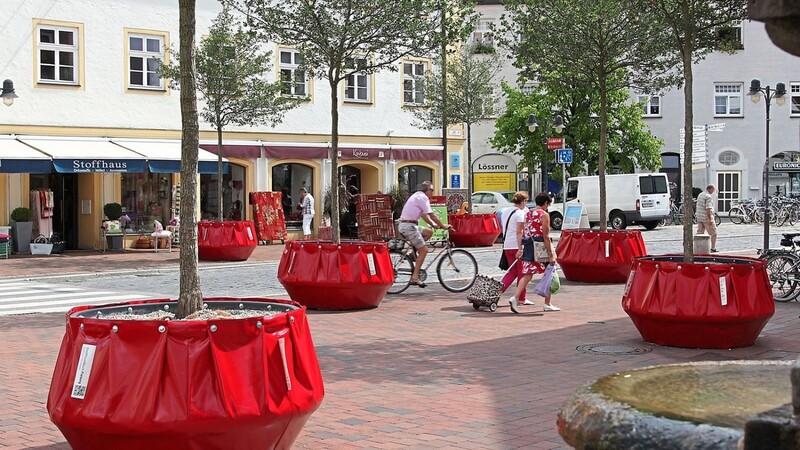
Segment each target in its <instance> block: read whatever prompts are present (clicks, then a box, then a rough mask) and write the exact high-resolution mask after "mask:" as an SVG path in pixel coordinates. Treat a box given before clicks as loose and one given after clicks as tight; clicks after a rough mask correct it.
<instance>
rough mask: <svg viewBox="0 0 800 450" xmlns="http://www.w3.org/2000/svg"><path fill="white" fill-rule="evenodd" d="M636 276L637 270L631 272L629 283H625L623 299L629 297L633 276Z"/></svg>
mask: <svg viewBox="0 0 800 450" xmlns="http://www.w3.org/2000/svg"><path fill="white" fill-rule="evenodd" d="M606 242H608V241H606ZM634 275H636V271H635V270H631V273H630V275H628V282H627V283H625V293H623V294H622V296H623V297H627V296H628V292H630V291H631V286H632V285H633V276H634Z"/></svg>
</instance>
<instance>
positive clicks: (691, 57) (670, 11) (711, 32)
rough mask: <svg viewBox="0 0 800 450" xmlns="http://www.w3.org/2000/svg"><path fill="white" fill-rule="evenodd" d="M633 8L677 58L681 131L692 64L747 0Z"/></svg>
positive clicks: (687, 152) (689, 107)
mask: <svg viewBox="0 0 800 450" xmlns="http://www.w3.org/2000/svg"><path fill="white" fill-rule="evenodd" d="M631 5H632V6H633V7H635V8H647V9H648V10H649V11H651V13H652V14H653V15H654V16H655V18H656V23H655V26H657V27H658V28H659V29H662V30H665V31H666V32H667V36H666V39H663V40H662V41H659V44H660V45H662V46H663V47H664V51H665V52H669V53H671V54H672V55H674V56H675V57H676V58H677V59H678V61H679V62H678V64H679V67H680V71H681V77H682V78H681V80H680V81H681V83H682V84H683V106H684V122H683V128H684V130H691V129H692V125H693V124H694V90H693V83H694V74H693V72H692V65H693V64H695V63H697V62H699V61H701V60H702V59H703V58H705V57H706V55H708V54H709V53H710V52H712V51H714V50H715V49H717V48H718V47H719V45H720V31H721V30H724V28H725V27H729V26H731V25H732V24H733V22H734V21H737V20H743V19H744V18H745V14H746V8H747V1H746V0H714V1H704V0H654V1H650V0H633V1H632V2H631ZM692 141H693V139H692V133H691V132H687V133H686V139H685V141H684V145H683V160H684V161H691V160H692ZM683 204H684V205H691V204H692V165H691V164H684V165H683ZM692 243H693V240H692V224H691V223H690V221H684V224H683V254H684V260H685V261H686V262H692V261H694V258H693V249H692Z"/></svg>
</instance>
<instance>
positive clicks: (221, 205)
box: [217, 122, 225, 222]
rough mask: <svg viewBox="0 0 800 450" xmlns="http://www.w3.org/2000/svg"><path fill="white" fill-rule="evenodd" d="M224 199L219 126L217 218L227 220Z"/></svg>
mask: <svg viewBox="0 0 800 450" xmlns="http://www.w3.org/2000/svg"><path fill="white" fill-rule="evenodd" d="M217 123H219V122H217ZM224 206H225V205H224V202H223V201H222V127H221V126H220V127H217V219H218V220H219V221H220V222H222V221H223V220H225V207H224Z"/></svg>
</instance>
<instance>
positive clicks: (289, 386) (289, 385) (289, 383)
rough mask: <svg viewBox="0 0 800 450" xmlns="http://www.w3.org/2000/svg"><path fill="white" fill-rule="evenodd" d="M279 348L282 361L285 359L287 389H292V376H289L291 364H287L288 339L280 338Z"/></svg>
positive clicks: (284, 373) (284, 370)
mask: <svg viewBox="0 0 800 450" xmlns="http://www.w3.org/2000/svg"><path fill="white" fill-rule="evenodd" d="M278 348H279V349H280V350H281V361H283V376H284V377H286V389H287V390H289V391H291V390H292V377H290V376H289V366H287V365H286V339H285V338H279V339H278Z"/></svg>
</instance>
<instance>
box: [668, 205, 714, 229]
mask: <svg viewBox="0 0 800 450" xmlns="http://www.w3.org/2000/svg"><path fill="white" fill-rule="evenodd" d="M696 205H697V202H696V201H695V202H692V211H691V212H690V213H689V214H691V216H692V223H694V224H696V223H697V217H695V215H694V210H695V207H696ZM684 216H685V215H684V213H683V203H679V204H676V203H675V202H673V201H672V200H670V204H669V217H668V218H666V219H664V220H662V224H663V225H683V218H684ZM714 223H715V224H717V225H719V224H721V223H722V218H721V217H720V216H719V214H717V213H716V212H714Z"/></svg>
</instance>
